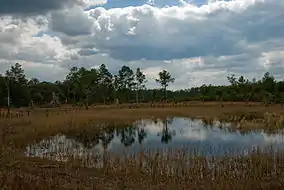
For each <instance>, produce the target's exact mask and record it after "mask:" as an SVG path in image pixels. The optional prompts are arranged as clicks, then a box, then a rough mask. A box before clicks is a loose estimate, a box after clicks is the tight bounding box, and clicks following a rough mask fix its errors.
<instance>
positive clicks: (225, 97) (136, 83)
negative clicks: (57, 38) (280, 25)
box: [0, 63, 284, 107]
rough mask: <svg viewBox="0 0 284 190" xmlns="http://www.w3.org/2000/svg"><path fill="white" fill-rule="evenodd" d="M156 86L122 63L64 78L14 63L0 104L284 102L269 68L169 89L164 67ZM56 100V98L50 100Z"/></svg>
mask: <svg viewBox="0 0 284 190" xmlns="http://www.w3.org/2000/svg"><path fill="white" fill-rule="evenodd" d="M157 74H158V77H157V79H156V82H157V83H158V84H159V85H160V88H158V89H147V88H146V86H147V85H146V84H147V79H146V76H145V74H144V73H143V71H142V70H141V69H139V68H137V69H136V70H132V69H131V68H130V67H128V66H125V65H124V66H122V67H121V68H120V70H119V71H118V72H117V74H115V75H114V74H112V73H111V72H109V70H108V69H107V67H106V65H104V64H102V65H100V67H99V68H98V69H90V70H88V69H85V68H83V67H82V68H77V67H73V68H71V69H70V71H69V73H68V74H67V76H66V77H65V79H64V80H63V81H56V82H47V81H40V80H39V79H37V78H31V79H27V77H26V75H25V71H24V69H23V68H22V65H20V64H19V63H16V64H15V65H13V66H11V67H10V68H9V69H8V70H7V71H6V72H5V74H3V75H0V106H1V107H7V106H9V107H25V106H31V105H32V106H39V107H40V106H50V105H51V104H52V106H54V105H55V104H56V105H60V104H72V105H83V104H84V105H98V104H114V103H115V102H116V103H118V102H119V103H142V102H165V101H167V102H183V101H245V102H264V103H268V104H270V103H283V101H284V81H277V80H275V78H274V76H273V75H271V74H270V73H268V72H266V73H264V75H263V77H262V78H260V79H258V80H257V79H253V80H248V79H246V78H245V77H243V76H239V77H237V76H235V75H230V76H228V77H227V79H228V81H229V85H222V86H221V85H219V86H214V85H205V84H204V85H202V86H200V87H194V88H190V87H189V88H188V89H183V90H176V91H171V90H168V88H167V87H168V86H169V85H170V84H171V83H172V84H171V85H174V81H175V79H174V77H173V76H171V73H170V72H169V71H166V70H162V71H161V72H159V73H157ZM55 100H56V101H55Z"/></svg>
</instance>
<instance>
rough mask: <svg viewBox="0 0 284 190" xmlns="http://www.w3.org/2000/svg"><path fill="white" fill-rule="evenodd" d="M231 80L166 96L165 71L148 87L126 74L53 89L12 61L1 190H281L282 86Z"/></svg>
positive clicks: (69, 79)
mask: <svg viewBox="0 0 284 190" xmlns="http://www.w3.org/2000/svg"><path fill="white" fill-rule="evenodd" d="M228 79H229V81H230V84H231V85H228V86H212V85H209V86H205V85H204V86H202V87H199V88H192V89H189V90H180V91H169V90H167V87H168V85H169V84H170V83H171V82H174V79H173V78H172V76H171V75H170V73H168V72H164V71H162V72H161V73H160V75H159V78H158V80H157V82H159V83H160V84H161V87H162V88H161V89H156V90H147V89H145V86H144V84H145V82H146V81H145V77H144V75H143V73H142V71H140V70H139V69H137V72H136V74H134V72H133V71H132V70H131V69H130V68H129V67H123V68H122V69H121V70H120V71H119V72H118V74H117V75H115V76H113V75H112V74H111V73H109V72H108V71H107V69H106V67H105V66H104V65H102V66H101V67H100V68H99V69H98V70H96V69H93V70H86V69H84V68H81V69H78V68H72V69H71V70H70V73H69V74H68V76H66V80H65V81H62V82H59V81H58V82H56V83H49V82H39V81H38V80H36V79H31V80H27V79H26V78H25V74H24V71H23V70H22V69H21V66H20V65H19V64H16V65H15V66H14V67H12V68H11V69H10V70H9V71H7V73H6V75H5V76H1V79H0V86H1V88H0V97H1V98H2V99H1V101H2V102H1V101H0V105H1V106H2V108H1V110H0V142H1V145H0V159H1V165H0V187H1V188H3V189H230V190H231V189H282V188H283V183H284V181H283V179H284V178H283V177H284V172H283V171H284V170H283V166H284V164H283V163H284V157H283V148H284V133H283V129H284V110H283V107H282V97H283V92H284V90H283V89H284V88H283V81H275V80H274V78H273V76H271V75H269V74H267V73H266V74H265V75H264V77H263V78H262V79H260V80H259V81H256V80H252V81H249V80H247V79H244V78H243V77H240V78H238V79H236V78H235V77H234V76H230V77H228ZM8 90H9V94H10V97H9V98H5V97H6V94H8ZM7 100H10V101H9V103H8V104H7ZM193 100H194V101H193ZM237 101H241V102H237ZM7 105H9V107H7Z"/></svg>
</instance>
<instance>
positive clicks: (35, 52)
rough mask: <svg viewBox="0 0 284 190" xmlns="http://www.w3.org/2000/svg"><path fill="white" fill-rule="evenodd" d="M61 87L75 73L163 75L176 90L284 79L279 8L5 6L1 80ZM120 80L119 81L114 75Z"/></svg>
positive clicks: (67, 1) (212, 1) (181, 2)
mask: <svg viewBox="0 0 284 190" xmlns="http://www.w3.org/2000/svg"><path fill="white" fill-rule="evenodd" d="M16 62H18V63H20V64H22V65H23V68H24V70H25V71H26V74H27V77H29V78H31V77H37V78H39V79H40V80H47V81H56V80H63V79H64V78H65V75H66V74H67V73H68V70H69V69H70V68H71V67H73V66H78V67H82V66H83V67H86V68H94V67H95V68H96V67H98V65H101V64H106V65H107V67H108V68H109V70H110V71H111V72H117V71H118V69H119V68H120V67H121V66H122V65H128V66H130V67H131V68H132V69H133V70H135V69H136V68H137V67H140V68H141V69H142V70H143V71H144V73H145V74H146V76H147V79H148V87H149V88H151V87H157V84H156V83H155V80H154V79H155V78H156V77H157V75H158V72H159V71H161V70H162V69H166V70H168V71H169V72H170V73H171V74H172V76H173V77H174V78H175V79H176V80H175V83H174V84H171V85H170V88H171V89H181V88H190V87H195V86H199V85H202V84H215V85H216V84H227V83H228V82H227V79H226V76H228V75H230V74H235V75H237V76H240V75H243V76H245V77H247V78H249V79H252V78H260V77H262V76H263V74H264V73H265V72H270V73H272V74H273V75H274V76H275V77H276V79H279V80H282V79H283V73H284V1H282V0H231V1H229V0H227V1H220V0H190V1H189V0H188V1H185V0H60V1H58V0H49V1H45V0H28V1H23V0H1V1H0V73H4V72H5V71H6V70H7V69H8V68H9V67H10V66H11V64H14V63H16ZM114 74H115V73H114Z"/></svg>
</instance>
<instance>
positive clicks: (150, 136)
mask: <svg viewBox="0 0 284 190" xmlns="http://www.w3.org/2000/svg"><path fill="white" fill-rule="evenodd" d="M283 137H284V135H283V134H282V133H281V132H279V133H275V134H267V133H265V132H264V131H261V130H259V131H250V132H246V133H244V132H240V131H238V130H234V129H232V128H230V124H229V123H220V122H218V121H214V122H212V123H204V122H203V121H202V120H192V119H189V118H168V119H166V120H160V119H156V120H150V119H143V120H139V121H136V122H134V123H133V125H125V126H103V127H101V130H96V131H95V132H94V133H90V132H84V131H83V130H82V131H79V132H77V133H76V134H58V135H56V136H54V137H51V138H48V139H45V140H42V141H41V142H39V143H38V144H33V145H29V146H28V147H27V150H26V156H38V157H45V158H51V157H52V159H55V160H57V159H59V158H58V157H62V159H61V161H65V160H67V159H63V157H64V158H65V157H68V156H69V157H70V156H71V157H72V158H78V157H82V155H84V156H85V157H88V156H89V157H90V156H94V155H96V156H102V155H103V152H104V151H107V152H110V153H113V154H118V155H120V154H124V153H125V151H126V152H127V153H131V154H136V153H138V152H139V151H140V150H141V149H142V148H143V149H147V150H157V149H164V150H169V149H171V150H174V149H179V148H184V149H185V150H186V152H187V153H189V154H190V155H192V156H197V155H203V156H211V155H213V156H224V155H246V154H249V153H251V152H252V151H254V147H259V148H260V149H262V148H265V147H268V146H272V147H273V148H275V149H283V148H284V138H283Z"/></svg>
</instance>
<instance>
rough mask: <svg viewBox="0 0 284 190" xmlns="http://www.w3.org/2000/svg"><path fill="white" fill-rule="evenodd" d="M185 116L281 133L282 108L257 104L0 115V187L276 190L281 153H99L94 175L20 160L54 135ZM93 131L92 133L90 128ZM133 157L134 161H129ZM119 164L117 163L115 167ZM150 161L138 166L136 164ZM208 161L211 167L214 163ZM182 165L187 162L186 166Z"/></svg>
mask: <svg viewBox="0 0 284 190" xmlns="http://www.w3.org/2000/svg"><path fill="white" fill-rule="evenodd" d="M169 116H184V117H192V118H200V119H203V120H204V122H208V123H210V122H212V120H214V119H218V120H222V121H229V122H233V123H234V124H235V125H234V126H235V127H236V128H238V129H239V130H244V131H245V130H250V129H255V128H262V129H265V130H266V131H274V130H277V129H281V128H283V127H284V109H283V107H282V105H269V106H264V105H262V104H260V103H242V102H239V103H230V102H227V103H223V104H222V105H221V104H220V103H218V102H210V103H202V102H189V103H183V104H154V105H151V104H139V105H120V106H119V107H118V108H117V107H116V106H96V107H90V108H89V110H85V109H84V108H72V107H71V106H64V107H62V108H56V109H43V108H41V109H40V108H38V109H37V108H35V109H32V110H29V111H28V109H12V110H11V113H10V115H7V110H4V109H1V118H0V143H1V144H0V161H1V164H0V187H1V189H102V190H103V189H230V190H231V189H283V188H284V170H283V169H284V168H283V167H284V157H283V153H281V152H279V153H277V154H273V153H271V154H262V153H259V152H256V153H255V154H252V155H249V156H246V157H226V158H225V157H224V158H212V159H213V161H214V163H217V165H215V167H214V168H210V167H208V166H207V161H206V160H205V158H202V157H194V158H188V157H187V156H188V155H187V153H186V152H185V151H184V150H174V151H172V152H171V153H170V154H169V155H168V156H164V155H163V152H160V151H158V150H157V151H152V152H148V153H147V154H146V153H145V152H143V151H142V152H141V153H140V154H139V155H138V158H139V161H138V162H137V160H135V158H136V157H135V156H134V155H133V156H132V157H114V156H112V155H110V154H107V153H106V156H104V158H103V162H104V167H103V168H101V169H95V168H87V167H84V166H82V164H80V160H72V161H69V162H56V161H49V160H47V159H40V158H27V157H24V153H23V152H24V150H25V147H27V145H29V144H31V143H35V142H37V141H39V140H41V139H43V138H45V137H49V136H52V135H56V134H58V133H63V134H64V133H68V132H76V131H80V130H83V129H84V130H86V131H88V130H93V131H94V130H96V125H94V123H98V124H99V123H102V122H108V123H131V122H133V121H135V120H137V119H141V118H153V117H155V118H166V117H169ZM97 130H99V129H97ZM136 156H137V155H136ZM122 161H124V162H123V163H122ZM146 161H147V163H149V164H148V165H146V166H145V165H143V164H142V163H143V162H146ZM213 161H212V162H213ZM188 162H190V163H194V164H191V165H189V164H188Z"/></svg>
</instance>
